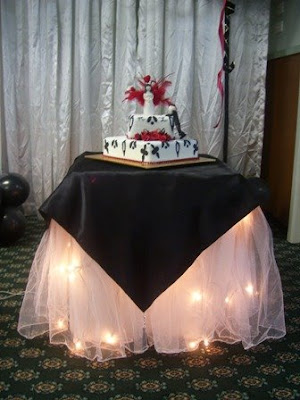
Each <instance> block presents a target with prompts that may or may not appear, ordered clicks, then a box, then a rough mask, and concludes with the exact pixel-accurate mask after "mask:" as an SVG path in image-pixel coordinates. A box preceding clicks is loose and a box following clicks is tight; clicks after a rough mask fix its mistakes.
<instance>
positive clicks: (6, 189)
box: [0, 173, 30, 207]
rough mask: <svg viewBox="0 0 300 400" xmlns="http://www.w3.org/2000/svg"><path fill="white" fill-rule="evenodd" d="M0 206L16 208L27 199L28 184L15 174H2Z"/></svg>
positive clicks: (0, 179) (0, 180)
mask: <svg viewBox="0 0 300 400" xmlns="http://www.w3.org/2000/svg"><path fill="white" fill-rule="evenodd" d="M0 188H1V189H2V206H4V207H5V206H8V207H11V206H14V207H18V206H20V205H21V204H22V203H24V201H25V200H26V199H27V197H28V195H29V191H30V187H29V184H28V182H27V181H26V179H25V178H23V176H22V175H20V174H17V173H9V174H4V175H2V176H1V177H0Z"/></svg>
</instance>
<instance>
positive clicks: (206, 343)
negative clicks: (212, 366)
mask: <svg viewBox="0 0 300 400" xmlns="http://www.w3.org/2000/svg"><path fill="white" fill-rule="evenodd" d="M203 343H204V346H205V347H207V346H208V345H209V341H208V340H207V339H204V340H203Z"/></svg>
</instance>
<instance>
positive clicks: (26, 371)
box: [0, 217, 300, 400]
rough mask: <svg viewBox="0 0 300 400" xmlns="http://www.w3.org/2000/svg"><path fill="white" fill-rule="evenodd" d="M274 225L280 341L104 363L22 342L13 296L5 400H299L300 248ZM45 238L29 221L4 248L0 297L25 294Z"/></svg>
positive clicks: (7, 317) (2, 380) (42, 342)
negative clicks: (283, 327)
mask: <svg viewBox="0 0 300 400" xmlns="http://www.w3.org/2000/svg"><path fill="white" fill-rule="evenodd" d="M271 226H272V230H273V233H274V247H275V255H276V258H277V261H278V265H279V268H280V271H281V277H282V283H283V290H284V298H285V311H286V324H287V335H286V337H284V338H283V339H281V340H279V341H268V342H264V343H262V344H260V345H259V346H257V347H255V348H253V349H251V350H248V351H245V350H244V349H243V348H242V346H241V345H239V344H237V345H226V344H223V343H214V344H211V345H210V346H209V347H208V348H205V347H202V348H199V349H198V350H196V351H195V352H191V353H185V354H177V355H162V354H156V352H155V351H154V350H150V351H147V352H146V353H144V354H142V355H131V356H130V357H128V358H127V359H118V360H113V361H109V362H105V363H102V364H101V363H98V362H90V361H87V360H86V359H82V358H79V357H76V356H74V355H72V354H70V353H69V351H68V350H67V349H66V348H65V347H64V346H51V345H49V343H48V340H47V337H46V336H44V337H40V338H38V339H34V340H26V339H24V338H23V337H21V336H20V335H19V334H18V332H17V330H16V328H17V320H18V313H19V309H20V305H21V301H22V297H21V296H15V297H10V298H7V299H5V300H1V301H0V309H1V314H0V399H11V400H12V399H15V400H16V399H23V400H25V399H27V400H29V399H47V400H48V399H49V400H50V399H57V400H58V399H64V400H67V399H68V400H71V399H72V400H89V399H109V400H143V399H145V400H155V399H163V400H198V399H201V400H202V399H209V400H214V399H217V400H221V399H222V400H225V399H228V400H229V399H230V400H238V399H241V400H242V399H243V400H246V399H262V400H265V399H299V398H300V352H299V350H300V335H299V333H300V316H299V315H300V314H299V309H300V245H292V244H289V243H288V242H287V241H286V240H285V237H286V232H285V231H284V229H282V228H281V227H280V226H279V225H278V224H276V223H274V221H273V222H271ZM43 231H44V224H43V222H41V221H38V220H37V219H36V218H35V217H28V218H27V227H26V234H25V236H24V237H22V238H21V239H20V240H19V241H18V242H17V244H15V245H14V246H11V247H7V248H4V247H2V248H0V278H1V279H0V291H2V292H15V293H17V292H20V291H22V290H24V289H25V285H26V282H27V277H28V272H29V269H30V266H31V262H32V259H33V256H34V253H35V250H36V247H37V245H38V243H39V241H40V238H41V235H42V233H43ZM4 296H7V295H5V294H4V293H1V297H4Z"/></svg>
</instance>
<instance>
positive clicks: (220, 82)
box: [214, 0, 227, 128]
mask: <svg viewBox="0 0 300 400" xmlns="http://www.w3.org/2000/svg"><path fill="white" fill-rule="evenodd" d="M226 3H227V0H224V1H223V7H222V10H221V14H220V20H219V29H218V33H219V39H220V43H221V50H222V55H223V57H224V49H225V38H224V29H223V20H224V15H225V8H226ZM223 73H224V66H223V63H222V67H221V69H220V71H219V72H218V78H217V87H218V90H219V92H220V94H221V100H222V102H221V111H220V116H219V120H218V122H217V124H216V125H215V126H214V128H217V127H218V126H219V124H220V121H221V115H222V108H223V99H224V86H223Z"/></svg>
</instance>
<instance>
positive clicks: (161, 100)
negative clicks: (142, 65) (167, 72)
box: [125, 75, 173, 106]
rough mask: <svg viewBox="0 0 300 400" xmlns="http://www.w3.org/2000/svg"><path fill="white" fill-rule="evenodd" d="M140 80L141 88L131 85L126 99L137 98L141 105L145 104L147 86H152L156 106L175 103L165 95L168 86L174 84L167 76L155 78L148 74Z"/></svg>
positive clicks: (126, 93)
mask: <svg viewBox="0 0 300 400" xmlns="http://www.w3.org/2000/svg"><path fill="white" fill-rule="evenodd" d="M138 82H139V84H140V88H139V89H136V88H135V87H133V86H131V88H130V89H128V90H126V92H125V96H126V97H125V100H129V101H132V100H136V101H137V102H138V103H139V104H140V105H141V106H144V103H145V100H144V93H145V92H146V87H147V86H150V87H151V92H152V94H153V104H154V105H155V106H158V105H167V106H170V105H173V103H172V101H171V99H169V98H168V97H165V94H166V91H167V88H168V87H169V86H170V85H172V82H171V81H168V80H167V79H166V78H161V79H159V80H155V79H151V76H150V75H146V76H144V77H143V78H142V79H138Z"/></svg>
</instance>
